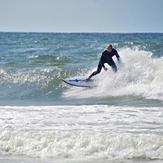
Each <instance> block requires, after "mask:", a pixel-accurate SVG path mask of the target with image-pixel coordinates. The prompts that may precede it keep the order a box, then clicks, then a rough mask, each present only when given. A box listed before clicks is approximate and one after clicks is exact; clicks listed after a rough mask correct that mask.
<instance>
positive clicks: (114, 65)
mask: <svg viewBox="0 0 163 163" xmlns="http://www.w3.org/2000/svg"><path fill="white" fill-rule="evenodd" d="M108 65H109V66H110V67H111V68H112V70H113V71H114V72H117V66H116V64H115V63H109V62H108Z"/></svg>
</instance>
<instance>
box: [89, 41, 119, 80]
mask: <svg viewBox="0 0 163 163" xmlns="http://www.w3.org/2000/svg"><path fill="white" fill-rule="evenodd" d="M114 55H115V56H116V57H117V60H118V61H120V56H119V54H118V52H117V50H116V49H114V48H113V47H112V45H111V44H110V45H108V46H107V48H106V50H105V51H104V52H103V53H102V55H101V58H100V61H99V64H98V67H97V70H96V71H94V72H93V73H92V74H91V75H90V76H89V77H88V78H87V79H86V80H87V81H88V80H90V79H91V78H92V76H94V75H97V74H99V73H100V72H101V69H102V67H103V68H104V70H105V71H107V70H108V69H107V68H106V67H105V65H104V64H105V63H107V64H108V65H109V66H111V68H112V70H113V71H114V72H117V66H116V64H115V62H114V60H113V59H112V57H113V56H114Z"/></svg>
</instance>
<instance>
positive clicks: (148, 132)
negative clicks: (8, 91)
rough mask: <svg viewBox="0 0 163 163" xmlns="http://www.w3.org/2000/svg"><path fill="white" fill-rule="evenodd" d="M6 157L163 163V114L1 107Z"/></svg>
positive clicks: (0, 148) (0, 147) (1, 147)
mask: <svg viewBox="0 0 163 163" xmlns="http://www.w3.org/2000/svg"><path fill="white" fill-rule="evenodd" d="M0 114H1V117H0V128H1V129H0V154H1V155H5V154H8V155H14V156H16V155H25V156H29V157H39V158H55V159H79V160H80V159H81V160H82V159H88V160H89V159H111V160H112V159H135V158H136V159H163V148H162V146H163V137H162V133H163V119H162V116H163V108H134V107H115V106H110V107H109V106H106V105H99V106H96V105H93V106H91V105H90V106H84V105H82V106H21V107H18V106H6V107H3V106H1V107H0Z"/></svg>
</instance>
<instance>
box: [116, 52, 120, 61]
mask: <svg viewBox="0 0 163 163" xmlns="http://www.w3.org/2000/svg"><path fill="white" fill-rule="evenodd" d="M115 56H116V57H117V60H118V61H119V59H120V56H119V54H118V52H117V51H116V53H115Z"/></svg>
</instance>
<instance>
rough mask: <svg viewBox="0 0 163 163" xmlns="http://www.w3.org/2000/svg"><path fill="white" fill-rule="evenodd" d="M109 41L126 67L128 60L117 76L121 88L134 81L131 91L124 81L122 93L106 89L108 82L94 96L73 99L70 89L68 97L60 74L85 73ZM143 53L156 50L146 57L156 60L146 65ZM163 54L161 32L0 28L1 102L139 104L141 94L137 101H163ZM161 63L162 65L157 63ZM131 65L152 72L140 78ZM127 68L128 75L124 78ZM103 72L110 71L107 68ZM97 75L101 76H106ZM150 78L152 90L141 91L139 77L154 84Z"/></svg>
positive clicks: (77, 74)
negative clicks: (7, 30)
mask: <svg viewBox="0 0 163 163" xmlns="http://www.w3.org/2000/svg"><path fill="white" fill-rule="evenodd" d="M108 43H112V44H113V46H114V47H115V48H116V49H117V50H118V52H119V54H120V56H121V58H122V61H123V60H124V62H125V63H124V64H125V65H126V67H127V66H128V69H127V68H125V69H124V70H123V69H122V71H123V72H121V73H123V74H121V76H122V77H119V78H118V79H116V80H118V81H119V83H118V86H119V85H121V84H122V87H123V88H124V87H126V89H129V88H128V86H129V85H132V84H133V87H132V88H130V89H133V91H128V92H124V93H123V92H122V91H121V88H122V87H120V88H117V91H118V89H119V90H120V92H119V95H118V94H116V95H115V91H113V92H112V93H110V94H107V93H106V94H105V92H107V91H108V90H110V89H111V88H112V87H113V85H108V87H107V89H108V90H103V91H102V92H98V91H97V90H93V91H92V93H93V94H94V95H93V96H92V97H90V96H89V97H86V98H85V97H84V95H83V96H82V97H81V98H80V99H75V100H74V94H73V95H72V96H71V94H70V93H69V96H68V97H67V91H69V90H71V88H70V87H68V86H66V85H65V84H63V83H62V79H63V78H66V77H73V76H85V77H87V76H88V74H89V73H91V72H92V70H93V69H94V68H96V66H97V64H98V60H99V58H100V55H101V52H102V51H103V50H104V48H105V47H106V45H107V44H108ZM121 53H122V54H121ZM144 55H147V56H149V55H152V57H151V58H150V59H149V60H148V61H147V62H153V64H152V65H143V62H146V60H147V58H145V57H144ZM162 55H163V34H148V33H147V34H143V33H142V34H109V33H108V34H107V33H70V34H68V33H67V34H66V33H0V103H1V104H2V105H3V104H21V103H24V104H29V103H32V104H40V103H41V104H45V105H47V104H48V105H49V104H92V103H93V104H99V103H101V104H114V105H121V104H123V105H126V104H127V105H136V103H135V100H138V101H139V104H138V105H162V99H163V92H162V90H160V91H159V92H158V89H159V87H160V89H161V86H162V84H161V80H162V79H163V70H162V68H163V63H161V62H163V61H162V58H161V57H162ZM153 58H158V63H155V62H157V61H155V60H153ZM138 60H140V62H139V61H138ZM134 64H137V65H134ZM139 64H140V65H139ZM141 64H142V65H141ZM158 64H159V66H160V67H159V66H158V67H157V68H156V66H157V65H158ZM130 66H131V67H134V66H137V67H136V70H135V71H136V72H135V73H136V75H138V76H139V73H141V72H139V71H141V70H142V71H147V72H145V73H146V74H145V75H149V76H148V79H145V77H143V75H144V74H140V75H142V80H141V79H139V77H137V76H134V77H133V73H134V71H132V72H131V68H130ZM140 66H142V68H140ZM143 66H144V67H143ZM148 66H149V67H148ZM150 66H152V68H151V67H150ZM147 68H151V69H152V70H148V69H147ZM144 69H145V70H144ZM151 71H153V74H152V73H151ZM157 71H159V73H157ZM111 73H112V72H111ZM143 73H144V72H143ZM126 74H127V76H126V80H125V81H123V79H122V78H123V76H125V75H126ZM157 75H158V76H157ZM160 75H162V76H160ZM99 76H100V75H99ZM105 76H109V72H108V73H106V74H105ZM99 78H101V80H103V78H102V77H99ZM150 78H152V79H153V80H155V83H153V85H152V86H151V88H150V89H152V90H150V89H149V90H145V91H144V92H142V88H141V86H140V92H139V90H137V88H136V86H137V83H141V84H144V87H145V86H146V87H150V86H149V85H150V83H149V80H150ZM157 78H159V79H157ZM160 78H161V79H160ZM129 80H130V81H129ZM157 80H159V81H158V82H157ZM118 81H117V82H118ZM121 81H122V83H121ZM114 82H116V81H114ZM124 82H126V85H124ZM101 84H102V83H101ZM101 84H99V87H100V85H101ZM159 84H160V85H159ZM134 85H135V88H134ZM110 87H111V88H110ZM101 89H104V88H101ZM134 89H136V90H135V92H136V93H134ZM146 89H148V88H146ZM155 89H156V90H157V92H156V93H155V94H154V95H153V94H152V93H151V91H155ZM83 91H85V90H83ZM65 92H66V96H65ZM100 93H101V94H100ZM78 94H82V91H81V90H79V91H76V95H75V96H78ZM147 94H148V95H147ZM96 95H97V96H96ZM99 95H100V97H99ZM150 95H151V96H150ZM160 96H161V97H160ZM149 99H150V100H149Z"/></svg>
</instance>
